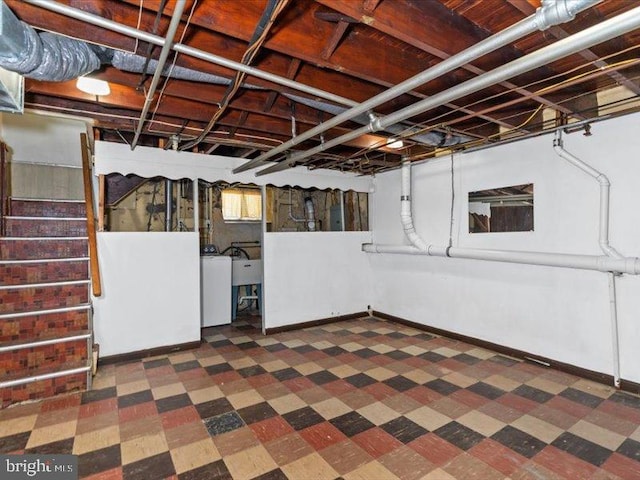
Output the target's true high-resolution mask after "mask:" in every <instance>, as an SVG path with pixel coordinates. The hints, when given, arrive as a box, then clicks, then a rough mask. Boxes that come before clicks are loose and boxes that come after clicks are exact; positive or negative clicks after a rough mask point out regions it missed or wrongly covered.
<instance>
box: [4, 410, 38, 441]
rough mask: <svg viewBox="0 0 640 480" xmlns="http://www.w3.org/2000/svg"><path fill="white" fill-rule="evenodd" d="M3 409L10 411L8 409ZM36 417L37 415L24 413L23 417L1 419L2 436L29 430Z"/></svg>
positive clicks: (31, 428)
mask: <svg viewBox="0 0 640 480" xmlns="http://www.w3.org/2000/svg"><path fill="white" fill-rule="evenodd" d="M15 408H16V407H13V409H15ZM13 409H12V410H13ZM5 411H6V412H10V410H5ZM37 419H38V415H26V416H24V417H16V418H9V419H7V420H2V427H1V428H2V436H3V437H8V436H9V435H15V434H16V433H22V432H28V431H30V430H33V427H34V425H35V424H36V420H37Z"/></svg>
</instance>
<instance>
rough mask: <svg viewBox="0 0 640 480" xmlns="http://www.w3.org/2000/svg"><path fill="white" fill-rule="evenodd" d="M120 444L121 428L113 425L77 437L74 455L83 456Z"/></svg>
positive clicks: (74, 443)
mask: <svg viewBox="0 0 640 480" xmlns="http://www.w3.org/2000/svg"><path fill="white" fill-rule="evenodd" d="M117 443H120V427H119V426H118V425H113V426H111V427H107V428H103V429H101V430H94V431H92V432H87V433H83V434H80V435H76V438H75V441H74V442H73V451H72V452H71V453H73V454H74V455H82V454H83V453H87V452H92V451H94V450H100V449H101V448H106V447H110V446H111V445H116V444H117Z"/></svg>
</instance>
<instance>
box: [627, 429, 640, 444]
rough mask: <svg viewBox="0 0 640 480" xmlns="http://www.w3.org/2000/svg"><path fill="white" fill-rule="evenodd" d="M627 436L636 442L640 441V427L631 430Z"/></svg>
mask: <svg viewBox="0 0 640 480" xmlns="http://www.w3.org/2000/svg"><path fill="white" fill-rule="evenodd" d="M629 438H631V439H632V440H635V441H636V442H640V427H638V428H636V431H635V432H633V433H632V434H631V435H630V436H629Z"/></svg>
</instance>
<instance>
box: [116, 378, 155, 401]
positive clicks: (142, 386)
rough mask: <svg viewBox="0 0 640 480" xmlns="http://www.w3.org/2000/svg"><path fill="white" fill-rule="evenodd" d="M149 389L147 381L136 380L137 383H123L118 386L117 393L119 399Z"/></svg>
mask: <svg viewBox="0 0 640 480" xmlns="http://www.w3.org/2000/svg"><path fill="white" fill-rule="evenodd" d="M148 389H149V382H148V381H147V380H136V381H135V382H129V383H123V384H120V385H118V386H116V391H117V392H118V396H119V397H121V396H123V395H129V394H130V393H137V392H141V391H143V390H148Z"/></svg>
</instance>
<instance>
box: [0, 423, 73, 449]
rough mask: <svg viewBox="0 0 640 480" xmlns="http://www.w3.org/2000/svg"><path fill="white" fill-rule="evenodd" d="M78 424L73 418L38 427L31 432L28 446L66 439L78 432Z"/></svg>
mask: <svg viewBox="0 0 640 480" xmlns="http://www.w3.org/2000/svg"><path fill="white" fill-rule="evenodd" d="M77 425H78V421H77V420H72V421H70V422H64V423H58V424H56V425H52V426H50V427H44V428H36V429H35V430H33V431H32V432H31V436H30V437H29V441H28V442H27V448H33V447H37V446H39V445H45V444H47V443H52V442H57V441H58V440H64V439H65V438H71V437H73V436H74V435H75V434H76V427H77ZM3 427H4V425H3ZM3 430H4V429H3ZM23 431H24V430H23Z"/></svg>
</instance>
